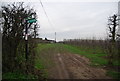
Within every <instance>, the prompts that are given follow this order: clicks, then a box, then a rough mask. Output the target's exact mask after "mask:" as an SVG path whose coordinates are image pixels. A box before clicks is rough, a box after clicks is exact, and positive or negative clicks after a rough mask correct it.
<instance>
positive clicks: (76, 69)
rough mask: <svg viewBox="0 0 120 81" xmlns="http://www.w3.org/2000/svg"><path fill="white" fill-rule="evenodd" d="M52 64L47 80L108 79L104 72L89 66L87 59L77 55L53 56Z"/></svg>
mask: <svg viewBox="0 0 120 81" xmlns="http://www.w3.org/2000/svg"><path fill="white" fill-rule="evenodd" d="M54 62H55V65H54V66H53V67H52V68H50V69H49V70H48V71H49V76H48V77H49V79H110V77H108V76H106V70H104V69H102V68H96V67H92V66H89V64H90V61H89V59H87V58H85V57H83V56H80V55H77V54H70V53H64V54H60V53H58V54H54Z"/></svg>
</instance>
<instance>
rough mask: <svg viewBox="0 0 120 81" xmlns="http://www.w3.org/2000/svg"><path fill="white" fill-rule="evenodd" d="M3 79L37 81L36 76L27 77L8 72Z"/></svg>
mask: <svg viewBox="0 0 120 81" xmlns="http://www.w3.org/2000/svg"><path fill="white" fill-rule="evenodd" d="M2 78H3V79H36V77H35V76H34V75H25V74H22V73H18V72H14V73H12V72H8V73H4V74H3V75H2Z"/></svg>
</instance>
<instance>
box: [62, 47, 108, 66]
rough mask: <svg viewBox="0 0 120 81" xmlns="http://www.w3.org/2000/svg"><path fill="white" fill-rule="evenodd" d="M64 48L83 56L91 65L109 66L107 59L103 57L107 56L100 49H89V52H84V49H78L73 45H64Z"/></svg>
mask: <svg viewBox="0 0 120 81" xmlns="http://www.w3.org/2000/svg"><path fill="white" fill-rule="evenodd" d="M64 48H65V49H66V50H67V51H69V52H71V53H74V54H80V55H83V56H85V57H87V58H89V59H90V60H91V62H92V63H91V65H93V66H101V65H107V64H108V61H107V59H104V58H103V56H106V54H105V53H104V52H103V51H102V50H100V49H99V48H95V49H92V48H89V49H88V48H87V50H84V47H83V48H82V47H76V46H72V45H64Z"/></svg>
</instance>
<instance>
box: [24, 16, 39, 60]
mask: <svg viewBox="0 0 120 81" xmlns="http://www.w3.org/2000/svg"><path fill="white" fill-rule="evenodd" d="M36 21H37V20H36V19H35V18H30V17H29V18H27V19H26V22H25V25H26V26H25V51H26V54H25V58H26V60H27V59H28V27H27V24H28V23H35V22H36Z"/></svg>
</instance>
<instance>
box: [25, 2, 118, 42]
mask: <svg viewBox="0 0 120 81" xmlns="http://www.w3.org/2000/svg"><path fill="white" fill-rule="evenodd" d="M23 1H24V0H23ZM108 1H109V2H108ZM113 1H114V2H113ZM42 2H43V6H44V9H45V11H46V13H47V15H48V17H49V20H50V22H49V21H48V19H47V17H46V15H45V13H44V11H43V8H42V7H41V5H40V2H39V0H34V2H32V1H30V2H29V3H27V4H28V5H30V6H31V7H33V8H34V9H35V10H36V12H37V14H38V23H39V25H40V29H39V30H38V32H39V37H42V38H45V37H46V38H49V39H54V38H55V35H54V33H55V32H56V33H57V41H60V40H63V39H74V38H76V39H77V38H92V37H96V38H105V37H106V29H107V22H108V21H107V19H108V17H109V16H111V15H113V14H116V13H117V11H118V0H102V1H100V0H97V1H95V0H84V1H83V0H82V1H81V0H66V1H65V0H64V1H63V0H44V1H43V0H42Z"/></svg>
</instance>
